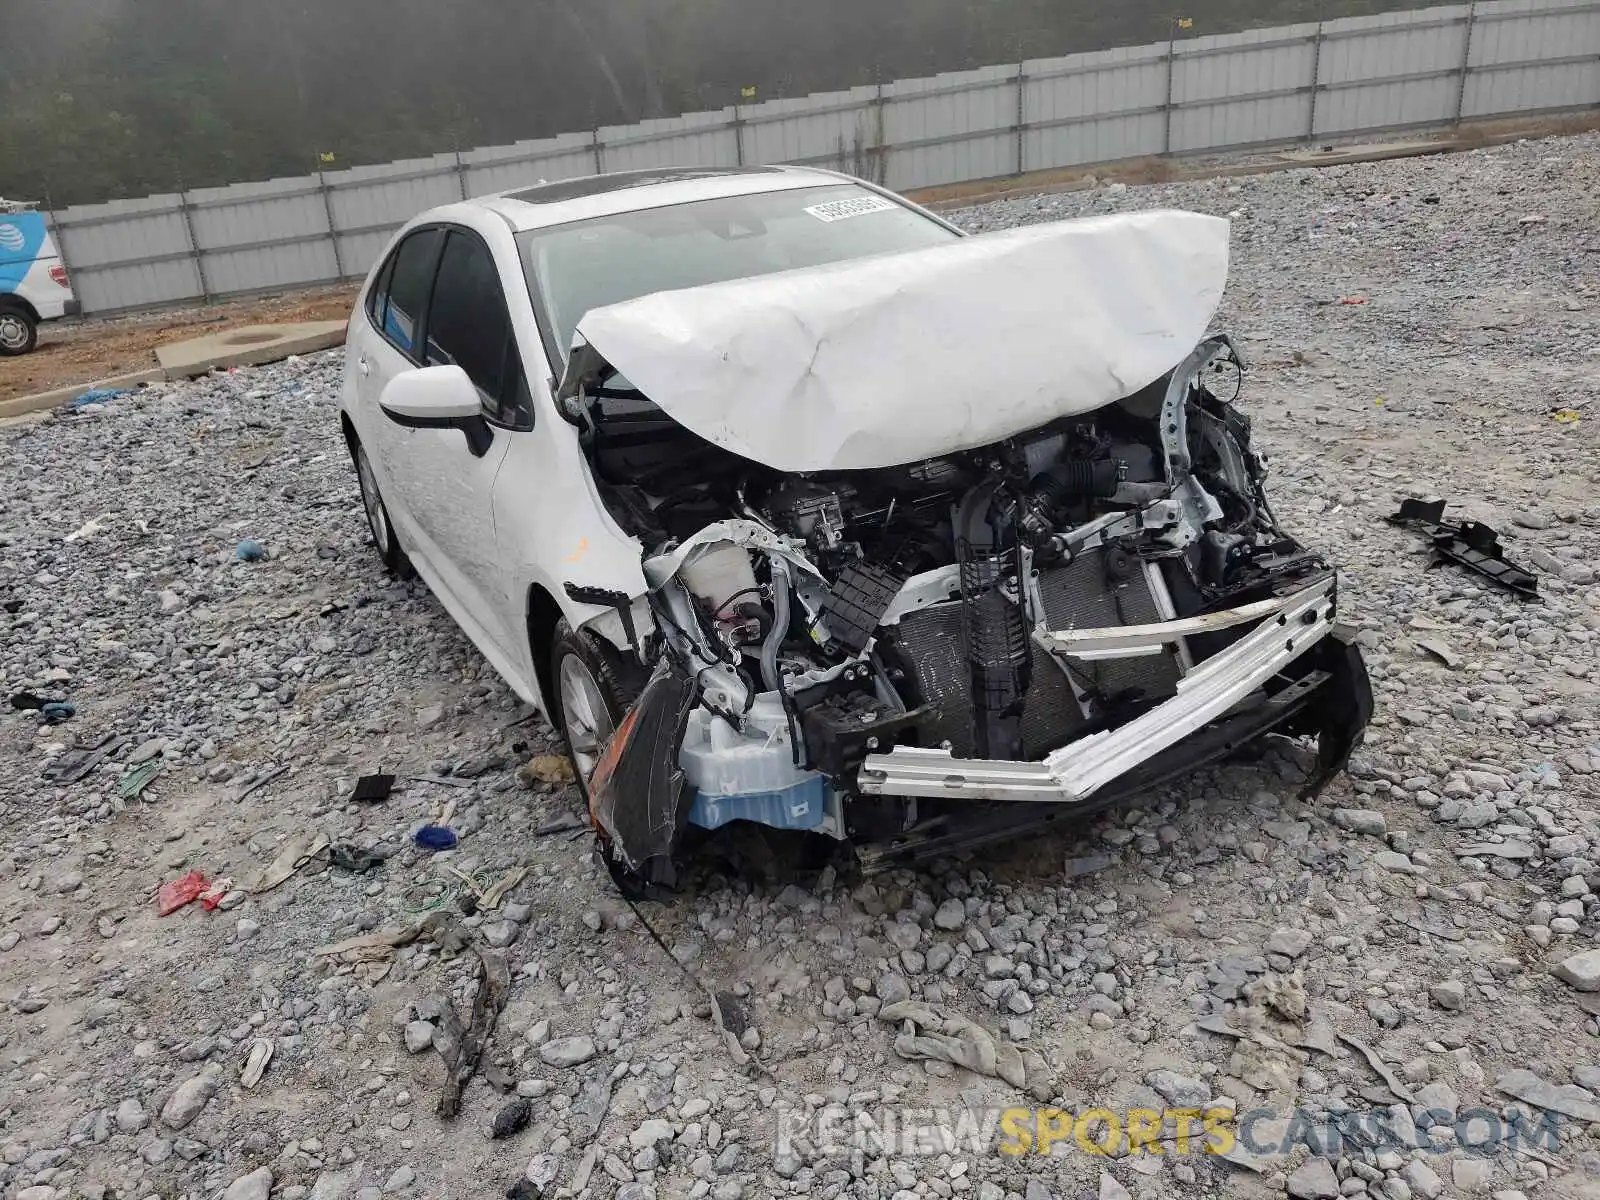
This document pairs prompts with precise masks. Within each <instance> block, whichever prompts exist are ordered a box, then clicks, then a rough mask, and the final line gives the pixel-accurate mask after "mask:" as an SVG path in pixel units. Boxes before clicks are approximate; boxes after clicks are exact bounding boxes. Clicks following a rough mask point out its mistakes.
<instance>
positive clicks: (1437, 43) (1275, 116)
mask: <svg viewBox="0 0 1600 1200" xmlns="http://www.w3.org/2000/svg"><path fill="white" fill-rule="evenodd" d="M1176 32H1177V31H1176V29H1174V33H1176ZM1588 106H1600V0H1478V2H1477V3H1474V4H1456V5H1450V6H1445V7H1437V8H1428V9H1419V10H1414V11H1409V12H1395V13H1384V14H1381V15H1378V16H1371V17H1349V18H1343V19H1340V20H1336V21H1328V22H1325V23H1322V24H1301V25H1287V26H1280V27H1277V28H1273V29H1258V30H1250V31H1248V32H1245V33H1237V34H1225V35H1220V36H1202V37H1193V38H1182V39H1176V40H1174V41H1171V42H1160V43H1155V44H1152V45H1146V46H1124V47H1119V48H1117V49H1113V50H1103V51H1096V52H1094V53H1089V54H1074V55H1069V56H1067V57H1065V58H1051V59H1031V60H1028V61H1026V62H1024V63H1022V64H1020V66H1019V65H1018V64H999V65H996V66H991V67H984V68H980V69H977V70H972V71H960V72H954V73H949V74H943V75H936V76H933V77H931V78H925V79H904V80H899V81H896V82H894V83H885V84H883V85H881V86H876V85H875V86H869V87H856V88H851V89H850V90H849V91H841V92H827V93H819V94H816V95H811V96H802V97H795V98H790V99H778V100H768V101H764V102H762V103H760V104H750V105H737V106H732V107H729V108H726V109H722V110H720V111H716V112H700V113H686V114H684V115H683V116H678V117H667V118H661V119H656V120H650V121H645V122H642V123H641V124H638V125H632V126H607V127H604V128H602V129H598V130H595V131H592V132H585V133H566V134H561V135H559V136H557V137H553V138H544V139H540V140H535V141H523V142H517V143H515V144H513V145H509V146H486V147H479V148H477V149H473V150H465V151H462V152H460V153H454V152H452V153H449V154H437V155H433V156H432V157H429V158H418V159H409V160H405V161H402V162H394V163H385V164H382V165H377V166H365V167H354V168H350V169H347V170H339V171H329V172H326V173H324V174H314V175H307V176H304V177H302V178H298V179H273V180H266V181H264V182H260V183H247V184H235V185H232V186H230V187H223V188H205V189H200V190H196V191H193V192H189V193H186V194H184V195H163V196H150V197H146V198H144V199H140V200H120V201H114V202H112V203H110V204H96V205H79V206H76V207H74V208H69V209H66V210H64V211H62V212H59V213H55V214H52V218H51V219H52V222H53V224H54V227H55V230H56V236H57V239H58V244H59V245H60V246H61V247H62V250H63V256H64V257H65V259H66V261H67V265H68V267H69V268H70V269H71V271H72V273H73V278H74V283H75V286H76V289H77V292H78V296H79V298H80V299H81V300H82V302H83V306H84V310H85V311H86V312H106V311H113V310H116V309H124V308H134V307H140V306H148V305H154V304H161V303H166V302H169V301H176V300H183V299H188V298H194V297H200V296H215V295H226V294H231V293H236V292H246V291H260V290H267V289H271V288H281V287H291V286H294V285H296V284H304V283H314V282H321V281H324V280H331V279H336V278H340V277H344V278H353V277H359V276H361V275H364V274H365V273H366V271H367V270H369V269H370V267H371V265H372V263H373V261H374V260H375V259H376V257H377V255H378V253H379V252H380V250H381V249H382V247H383V246H384V245H385V243H386V242H387V241H388V240H389V237H390V236H391V234H392V233H393V231H394V230H395V229H396V228H397V227H398V226H399V225H400V224H402V223H403V222H404V221H406V220H408V219H409V218H410V217H412V216H413V215H415V214H416V213H418V212H421V211H423V210H424V209H427V208H431V207H433V206H435V205H439V204H444V203H449V202H451V201H455V200H459V199H461V198H463V197H465V196H474V195H483V194H485V193H488V192H494V191H502V190H507V189H511V188H516V187H525V186H528V185H531V184H534V183H537V182H539V181H541V180H557V179H567V178H571V177H573V176H578V175H588V174H592V173H593V172H595V171H597V170H606V171H621V170H629V169H634V168H645V169H653V168H667V167H681V166H708V165H709V166H734V165H736V164H757V163H774V162H797V163H810V164H815V165H820V166H827V167H833V168H835V169H839V170H844V171H848V172H850V173H852V174H857V175H862V176H865V177H867V178H871V179H875V180H878V181H880V182H884V183H887V184H888V186H890V187H893V188H897V189H907V188H914V187H926V186H930V185H935V184H941V183H954V182H961V181H966V180H972V179H985V178H998V177H1003V176H1008V175H1013V174H1016V173H1018V172H1020V171H1035V170H1042V169H1049V168H1054V167H1070V166H1077V165H1081V164H1087V163H1096V162H1107V161H1115V160H1119V159H1124V160H1125V159H1131V158H1140V157H1145V156H1150V155H1163V154H1196V153H1205V152H1208V151H1217V150H1223V149H1227V150H1238V149H1243V148H1247V147H1251V146H1262V147H1265V146H1271V145H1281V144H1284V143H1286V142H1295V141H1302V140H1308V139H1311V138H1323V137H1327V136H1348V135H1358V134H1364V133H1376V132H1380V131H1384V130H1391V129H1397V128H1403V127H1407V126H1425V125H1439V124H1446V123H1449V122H1452V121H1455V120H1458V119H1460V118H1462V117H1480V116H1508V115H1513V114H1516V113H1538V112H1548V111H1560V110H1568V109H1576V108H1582V107H1588Z"/></svg>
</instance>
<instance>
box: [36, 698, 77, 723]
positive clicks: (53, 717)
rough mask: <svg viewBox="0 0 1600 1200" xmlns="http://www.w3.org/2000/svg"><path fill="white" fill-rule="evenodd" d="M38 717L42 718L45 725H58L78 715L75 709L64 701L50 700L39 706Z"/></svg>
mask: <svg viewBox="0 0 1600 1200" xmlns="http://www.w3.org/2000/svg"><path fill="white" fill-rule="evenodd" d="M39 715H40V716H41V717H43V718H44V723H45V724H46V725H59V724H61V722H63V721H66V720H70V719H71V718H73V717H75V716H77V715H78V710H77V708H76V707H75V706H74V705H73V704H71V703H70V702H69V701H66V700H52V701H50V702H49V703H48V704H44V705H41V706H40V708H39Z"/></svg>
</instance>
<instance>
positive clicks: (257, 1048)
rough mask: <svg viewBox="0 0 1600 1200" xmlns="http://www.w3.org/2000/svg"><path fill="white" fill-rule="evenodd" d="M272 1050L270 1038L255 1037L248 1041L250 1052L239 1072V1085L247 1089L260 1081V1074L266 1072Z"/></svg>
mask: <svg viewBox="0 0 1600 1200" xmlns="http://www.w3.org/2000/svg"><path fill="white" fill-rule="evenodd" d="M272 1052H273V1044H272V1039H271V1038H257V1039H256V1040H255V1041H253V1042H252V1043H250V1054H249V1056H248V1057H247V1058H246V1059H245V1062H244V1070H243V1071H241V1072H240V1073H239V1086H240V1087H242V1088H244V1089H245V1090H246V1091H249V1090H251V1089H252V1088H254V1087H255V1086H256V1084H258V1083H260V1082H261V1076H262V1075H264V1074H266V1070H267V1064H268V1063H270V1062H271V1061H272Z"/></svg>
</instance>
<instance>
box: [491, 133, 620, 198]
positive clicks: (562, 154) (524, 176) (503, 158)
mask: <svg viewBox="0 0 1600 1200" xmlns="http://www.w3.org/2000/svg"><path fill="white" fill-rule="evenodd" d="M461 161H462V164H463V165H464V167H465V170H466V177H467V195H469V196H485V195H488V194H489V193H490V192H505V191H510V190H511V189H512V188H521V187H532V186H533V185H534V184H536V183H540V182H545V183H553V182H555V181H556V180H558V179H571V178H573V177H574V176H577V175H592V174H594V169H595V150H594V135H593V134H591V133H563V134H561V135H560V136H559V137H553V138H542V139H540V140H538V141H527V142H517V143H515V144H514V145H510V146H486V147H484V148H482V149H479V150H466V151H463V152H462V154H461Z"/></svg>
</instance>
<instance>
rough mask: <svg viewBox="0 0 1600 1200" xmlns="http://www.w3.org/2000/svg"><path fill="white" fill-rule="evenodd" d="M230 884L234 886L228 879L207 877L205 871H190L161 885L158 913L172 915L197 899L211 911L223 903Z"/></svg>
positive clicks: (158, 914)
mask: <svg viewBox="0 0 1600 1200" xmlns="http://www.w3.org/2000/svg"><path fill="white" fill-rule="evenodd" d="M230 886H232V885H231V881H229V880H227V879H216V880H212V879H207V878H206V876H205V874H204V872H201V871H190V872H189V873H188V874H187V875H183V876H180V877H179V878H177V879H174V880H172V881H171V882H170V883H164V884H162V885H161V890H160V891H158V892H157V893H156V915H157V916H158V917H168V916H171V915H172V914H173V913H175V912H177V911H178V910H179V909H180V908H183V907H184V906H185V905H188V904H193V903H194V902H195V901H196V900H198V901H200V903H201V905H202V906H203V907H204V908H205V910H206V911H207V912H210V911H212V910H213V909H215V908H216V907H217V905H219V904H221V903H222V897H223V896H225V895H226V894H227V892H228V889H229V887H230Z"/></svg>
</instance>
